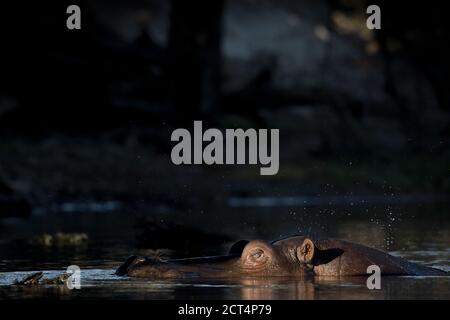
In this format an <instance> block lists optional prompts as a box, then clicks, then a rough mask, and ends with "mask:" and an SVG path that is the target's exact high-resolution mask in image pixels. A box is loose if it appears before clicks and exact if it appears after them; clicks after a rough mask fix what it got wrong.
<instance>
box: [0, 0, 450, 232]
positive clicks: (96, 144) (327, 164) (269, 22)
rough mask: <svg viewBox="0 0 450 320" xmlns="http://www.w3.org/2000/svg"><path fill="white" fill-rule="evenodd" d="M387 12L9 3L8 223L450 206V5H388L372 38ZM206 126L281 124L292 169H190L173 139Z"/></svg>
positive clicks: (3, 134) (281, 5)
mask: <svg viewBox="0 0 450 320" xmlns="http://www.w3.org/2000/svg"><path fill="white" fill-rule="evenodd" d="M373 3H374V2H372V1H371V2H370V3H369V2H366V1H357V0H345V1H344V0H341V1H338V0H320V1H319V0H318V1H305V0H295V1H294V0H283V1H267V0H266V1H263V0H262V1H252V0H242V1H238V0H223V1H205V2H200V1H199V2H197V1H182V0H172V1H163V0H148V1H144V0H139V1H138V0H129V1H118V0H116V1H101V0H92V1H70V2H69V1H57V2H51V1H40V2H33V3H23V2H21V1H11V2H10V1H3V2H2V4H1V5H0V10H1V15H2V17H1V24H2V25H1V44H0V47H1V59H0V219H2V218H11V217H24V218H26V217H29V216H30V215H31V216H32V215H35V214H41V215H42V214H43V215H44V216H45V214H48V213H55V212H56V213H58V212H64V211H70V212H72V211H82V212H83V213H85V214H88V213H89V212H91V211H92V212H98V211H100V212H110V211H119V212H120V214H123V215H124V216H125V215H127V214H130V213H134V214H136V213H139V212H146V213H149V212H155V211H157V212H162V211H170V210H178V211H180V212H184V213H185V214H184V215H183V216H182V217H183V218H180V217H179V216H178V217H177V219H176V221H171V222H170V223H177V224H180V225H184V224H191V225H192V224H196V221H197V220H195V219H198V216H203V217H204V219H205V220H204V221H206V222H207V223H211V224H215V225H216V226H218V225H220V221H221V220H227V219H232V218H231V217H229V216H228V215H227V213H226V212H227V210H230V211H232V210H233V211H234V212H235V211H236V210H237V209H233V201H234V200H236V199H238V200H242V199H244V200H245V199H254V198H255V197H273V199H274V201H277V199H286V197H292V198H294V199H297V200H298V199H299V198H295V197H299V196H305V197H307V199H309V200H308V201H310V200H311V199H313V201H316V202H317V203H325V204H331V205H332V204H333V203H337V204H351V203H353V202H354V201H358V199H363V200H364V201H369V202H370V201H371V200H370V199H372V201H375V202H377V201H378V202H379V201H382V202H383V201H384V202H388V203H390V202H394V203H395V202H402V201H412V202H414V201H416V202H420V203H422V202H426V201H432V200H435V199H439V200H447V196H448V192H449V191H450V172H449V170H450V168H449V163H450V149H449V135H450V126H449V124H450V122H449V120H450V116H449V115H450V91H449V90H448V83H449V76H450V73H449V72H448V71H449V64H450V62H449V59H448V57H449V56H450V53H449V48H448V46H447V44H448V43H449V40H450V39H449V37H450V34H449V32H450V31H449V29H448V26H447V21H448V17H447V11H446V10H444V9H443V7H442V6H441V5H440V4H441V2H438V1H435V2H433V4H430V3H427V5H426V6H425V5H423V4H422V3H414V2H409V1H408V2H407V1H378V2H376V3H377V4H378V5H380V6H381V10H382V29H381V30H377V31H370V30H368V29H367V28H366V24H365V23H366V18H367V14H366V13H365V10H366V8H367V6H368V5H369V4H373ZM70 4H78V5H79V6H80V7H81V12H82V17H81V23H82V29H81V30H67V28H66V19H67V17H68V15H67V14H66V8H67V6H68V5H70ZM193 120H203V124H204V128H206V127H217V128H221V129H225V128H279V129H280V135H281V137H280V171H279V173H278V174H277V175H275V176H260V175H259V167H257V166H212V167H207V166H178V167H177V166H175V165H173V164H172V162H171V160H170V151H171V148H172V146H173V144H172V143H171V142H170V134H171V133H172V131H173V130H174V129H175V128H178V127H185V128H188V129H190V130H191V128H192V125H193ZM233 199H234V200H233ZM355 199H356V200H355ZM298 201H301V200H298ZM207 208H208V209H207ZM210 208H212V209H210ZM215 208H220V210H216V209H215ZM227 208H229V209H227ZM242 214H245V212H243V213H242ZM149 216H150V217H151V216H152V215H151V214H149ZM194 216H195V217H196V218H194ZM236 216H239V215H237V214H234V215H233V217H234V218H233V219H236V221H239V218H236ZM86 219H88V218H86ZM174 220H175V219H174ZM25 221H26V220H25ZM164 224H165V225H166V224H167V221H166V222H165V223H164ZM31 227H32V226H31ZM254 227H255V228H268V227H269V226H257V225H256V226H254ZM170 228H171V227H170V226H169V229H170ZM39 230H42V228H41V229H39ZM61 230H64V224H63V225H62V226H61ZM158 230H159V229H158ZM78 231H83V230H78ZM177 232H178V231H177ZM191 236H192V234H189V231H188V232H187V235H186V237H191Z"/></svg>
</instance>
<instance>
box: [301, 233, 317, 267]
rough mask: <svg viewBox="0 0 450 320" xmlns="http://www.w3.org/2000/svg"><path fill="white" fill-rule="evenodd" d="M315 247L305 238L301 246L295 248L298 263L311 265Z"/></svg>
mask: <svg viewBox="0 0 450 320" xmlns="http://www.w3.org/2000/svg"><path fill="white" fill-rule="evenodd" d="M314 253H315V246H314V242H312V240H311V239H308V238H306V239H305V240H304V241H303V243H302V245H301V246H300V247H298V248H297V258H298V260H299V261H300V262H303V263H311V261H312V259H313V258H314Z"/></svg>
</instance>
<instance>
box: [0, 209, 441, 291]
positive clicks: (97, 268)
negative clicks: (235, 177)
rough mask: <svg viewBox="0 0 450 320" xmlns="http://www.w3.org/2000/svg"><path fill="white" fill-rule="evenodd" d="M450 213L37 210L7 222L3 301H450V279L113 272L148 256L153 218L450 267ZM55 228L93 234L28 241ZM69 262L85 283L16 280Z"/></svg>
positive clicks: (0, 251) (0, 282)
mask: <svg viewBox="0 0 450 320" xmlns="http://www.w3.org/2000/svg"><path fill="white" fill-rule="evenodd" d="M448 211H449V209H448V206H447V205H421V206H419V205H417V204H416V205H405V204H399V205H396V204H392V203H387V204H380V203H377V204H371V205H370V206H369V205H349V206H342V207H336V206H333V207H331V206H330V207H326V206H305V207H302V206H296V207H286V206H279V207H276V206H275V207H273V206H270V207H251V206H250V207H249V206H248V205H246V206H243V207H239V206H238V207H230V208H222V209H218V208H209V209H205V208H201V209H198V210H190V211H188V212H180V211H176V210H167V211H164V212H160V211H158V212H157V211H153V210H152V209H151V208H150V209H149V210H148V213H145V214H142V213H127V214H124V213H123V212H116V213H114V212H95V213H92V212H84V213H80V212H72V211H70V212H64V213H62V212H61V213H55V214H46V215H34V216H33V217H32V218H31V219H30V220H27V221H20V220H17V221H15V220H10V221H3V222H2V224H0V257H1V260H0V299H5V298H17V299H19V298H20V299H21V298H42V297H46V298H58V299H72V298H77V299H80V298H81V299H203V298H204V299H215V298H217V299H450V277H383V278H382V289H381V290H368V289H367V287H366V278H364V277H349V278H324V277H315V278H314V277H311V278H304V279H293V278H284V277H273V278H242V279H232V280H230V279H214V280H208V279H183V280H161V281H145V280H141V279H130V278H126V277H118V276H115V275H114V270H115V268H116V267H117V266H118V265H119V264H120V263H121V262H123V261H124V260H125V259H126V257H127V256H129V255H130V254H132V253H137V254H141V255H146V254H148V253H149V251H148V250H147V249H137V248H136V235H137V234H138V233H139V232H140V231H139V224H140V223H141V221H142V219H144V218H148V217H152V218H153V219H155V218H156V219H157V220H163V221H177V222H179V223H182V224H185V225H189V226H193V227H198V228H200V229H207V230H208V231H209V232H212V233H225V234H227V235H228V236H230V238H232V239H235V240H238V239H242V238H246V239H255V238H261V239H276V238H279V237H285V236H288V235H291V234H294V233H298V232H300V233H303V234H310V235H313V236H318V237H319V236H326V237H334V238H341V239H348V240H353V241H357V242H361V243H364V244H366V245H369V246H372V247H377V248H381V249H384V250H387V251H389V252H390V253H391V254H393V255H396V256H400V257H403V258H405V259H408V260H411V261H415V262H418V263H421V264H424V265H428V266H433V267H437V268H441V269H443V270H446V271H450V262H449V261H450V259H449V258H450V236H449V231H448V230H449V227H450V222H449V219H448ZM199 226H204V227H199ZM58 231H63V232H80V231H83V232H86V233H87V234H88V235H89V239H90V240H89V243H88V244H87V245H86V246H82V247H78V248H48V249H42V248H36V247H32V246H28V245H24V241H23V239H28V238H29V237H31V236H33V235H35V234H40V233H43V232H47V233H54V232H58ZM21 239H22V240H21ZM180 241H182V240H180ZM231 243H232V242H229V243H224V244H223V246H215V247H211V246H209V245H208V243H205V244H204V246H202V248H201V249H199V250H200V251H199V252H198V254H199V255H203V254H222V253H224V252H225V251H226V248H227V247H229V246H230V245H231ZM173 257H177V253H174V256H173ZM72 264H76V265H79V266H80V267H81V270H82V271H81V272H82V274H81V275H82V287H81V290H69V289H67V288H66V287H64V286H55V285H46V286H39V287H17V286H11V285H10V284H11V283H12V282H13V281H14V280H15V279H19V278H22V277H23V276H24V275H25V274H29V273H32V272H34V271H41V270H44V271H45V272H44V277H45V278H50V277H54V276H57V275H59V274H60V273H62V272H63V271H64V270H65V268H67V266H69V265H72Z"/></svg>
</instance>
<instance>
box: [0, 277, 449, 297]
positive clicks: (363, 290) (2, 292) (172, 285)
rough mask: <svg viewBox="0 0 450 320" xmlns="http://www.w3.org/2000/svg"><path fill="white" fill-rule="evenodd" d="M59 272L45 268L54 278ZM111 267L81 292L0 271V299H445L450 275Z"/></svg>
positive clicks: (87, 280)
mask: <svg viewBox="0 0 450 320" xmlns="http://www.w3.org/2000/svg"><path fill="white" fill-rule="evenodd" d="M60 272H61V271H55V270H53V271H47V272H45V275H44V277H54V276H56V275H58V274H59V273H60ZM113 272H114V269H90V270H83V271H82V287H81V289H80V290H69V289H67V288H66V287H65V286H56V285H46V286H36V287H20V286H8V285H7V284H10V283H11V282H12V281H14V279H16V278H18V277H21V276H24V275H25V274H26V273H23V272H6V273H0V298H20V299H22V298H36V297H43V296H44V297H48V298H58V299H70V298H82V299H98V298H102V299H236V298H239V299H246V300H248V299H250V300H252V299H263V300H273V299H288V300H313V299H449V298H450V292H449V288H450V277H384V278H382V289H381V290H368V289H367V287H366V279H365V278H364V277H348V278H340V279H339V278H324V277H315V278H313V277H311V278H307V279H293V278H282V277H274V278H270V279H267V278H243V279H214V280H205V279H203V280H192V279H191V280H183V281H179V280H160V281H148V280H141V279H130V278H123V277H117V276H115V275H113Z"/></svg>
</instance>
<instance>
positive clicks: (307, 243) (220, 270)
mask: <svg viewBox="0 0 450 320" xmlns="http://www.w3.org/2000/svg"><path fill="white" fill-rule="evenodd" d="M370 265H378V266H379V267H380V269H381V274H382V275H416V276H417V275H420V276H442V275H447V273H446V272H445V271H442V270H438V269H434V268H430V267H426V266H421V265H418V264H416V263H412V262H408V261H406V260H404V259H401V258H398V257H394V256H392V255H390V254H388V253H386V252H384V251H381V250H378V249H374V248H370V247H367V246H364V245H361V244H358V243H354V242H350V241H345V240H336V239H322V240H312V239H310V238H307V237H304V236H292V237H288V238H285V239H281V240H276V241H273V242H271V243H268V242H265V241H262V240H253V241H246V240H241V241H238V242H236V243H235V244H234V245H233V246H232V247H231V249H230V252H229V254H228V255H224V256H214V257H201V258H189V259H172V260H166V261H163V260H159V259H152V258H142V257H137V256H131V257H129V258H128V259H127V260H126V261H125V262H124V263H123V264H122V265H121V266H120V267H119V268H118V269H117V271H116V274H117V275H121V276H125V275H127V276H130V277H139V278H186V277H205V278H213V277H221V278H227V277H242V276H252V277H273V276H293V277H302V276H336V277H338V276H362V275H364V276H367V267H369V266H370Z"/></svg>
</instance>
